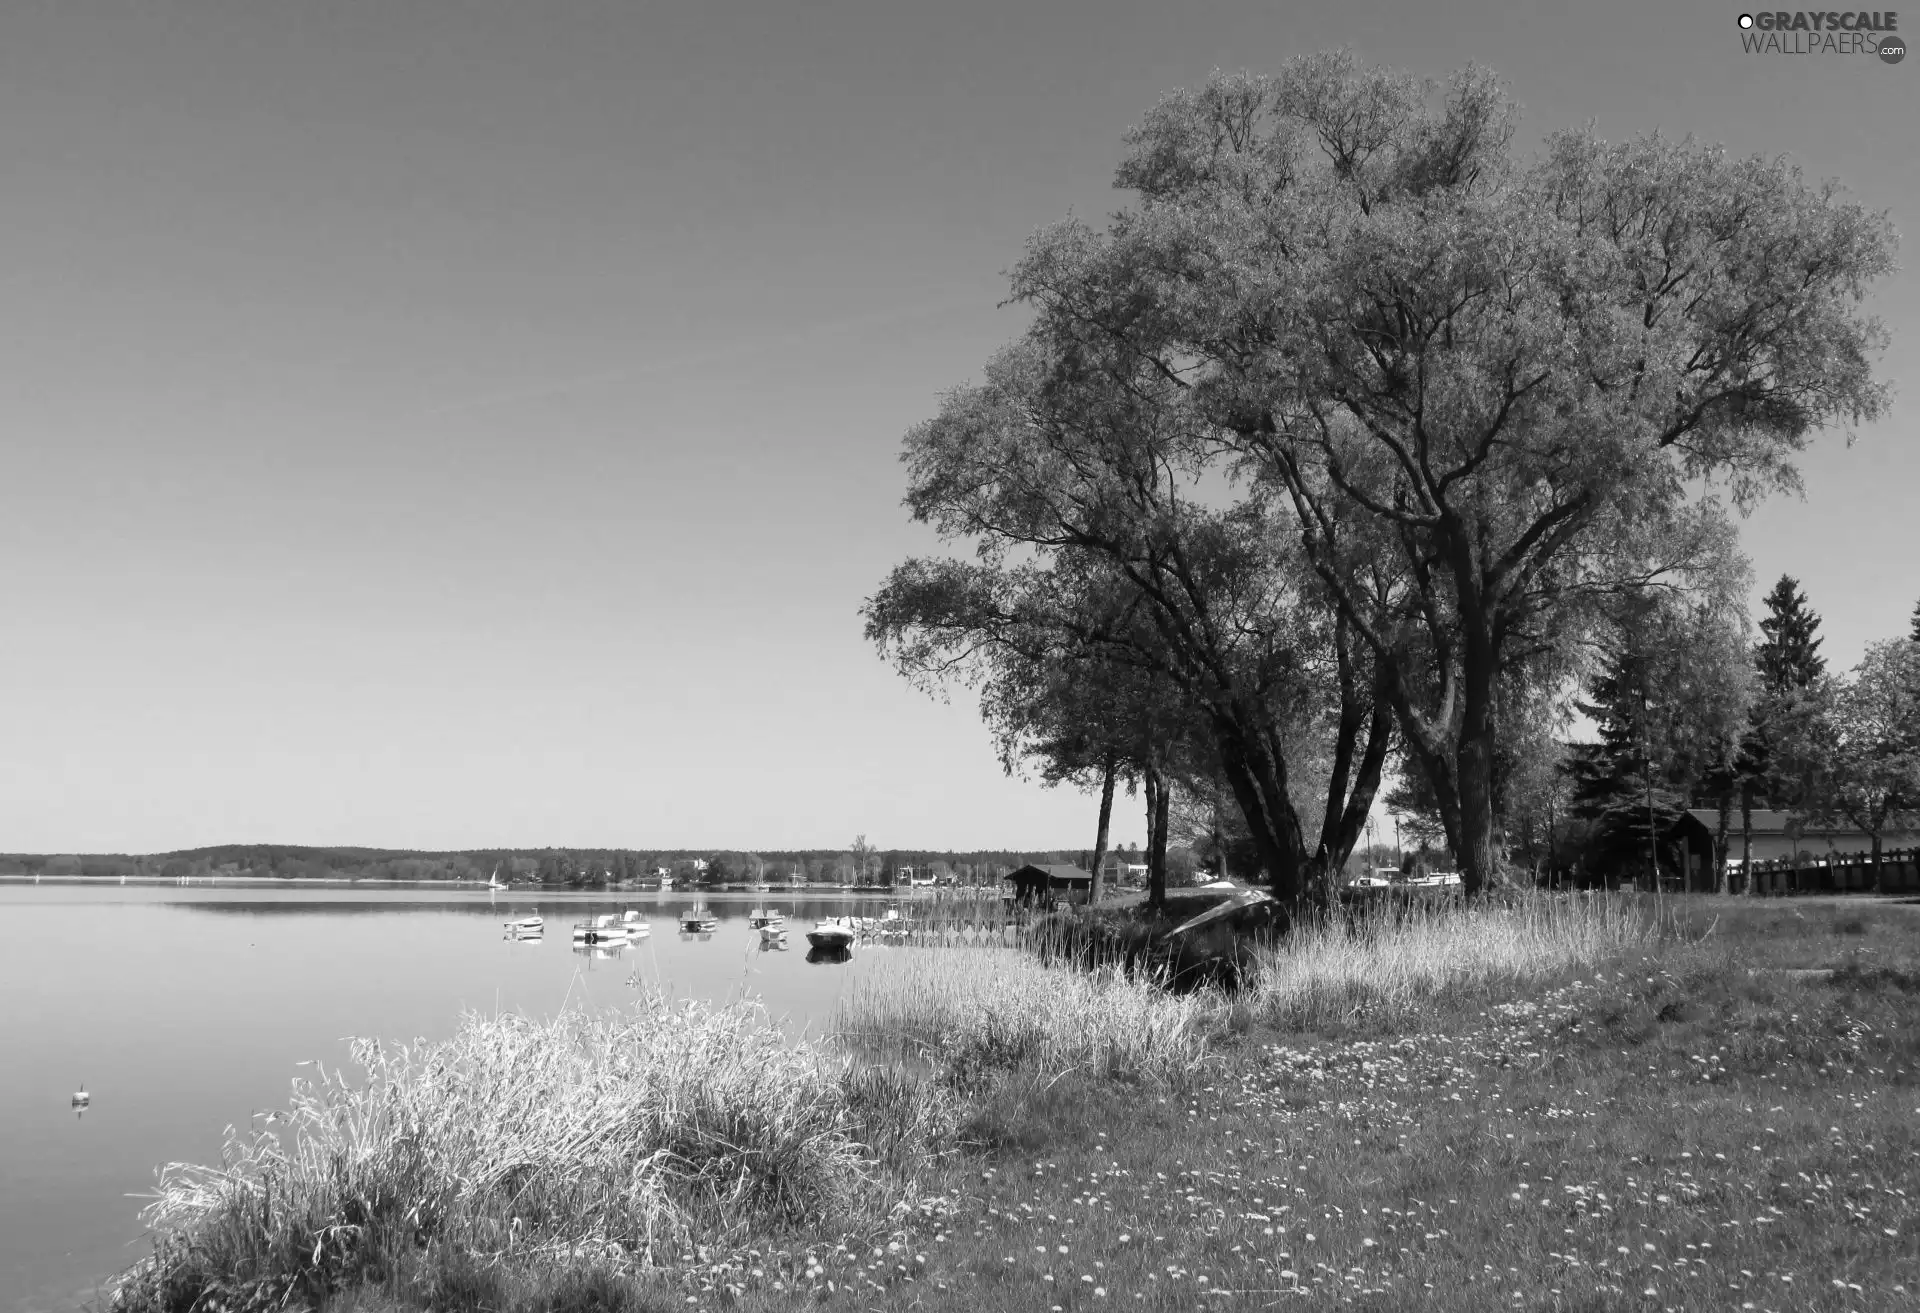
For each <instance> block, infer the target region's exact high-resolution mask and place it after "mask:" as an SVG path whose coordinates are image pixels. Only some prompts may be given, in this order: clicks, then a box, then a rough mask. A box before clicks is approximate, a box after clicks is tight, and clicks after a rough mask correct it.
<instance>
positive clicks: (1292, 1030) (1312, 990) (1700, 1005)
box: [130, 898, 1920, 1313]
mask: <svg viewBox="0 0 1920 1313" xmlns="http://www.w3.org/2000/svg"><path fill="white" fill-rule="evenodd" d="M968 953H974V954H975V956H974V957H972V958H971V959H969V960H971V961H973V962H974V963H976V965H974V966H971V967H968V966H966V965H964V964H963V963H962V962H961V961H960V959H962V958H964V957H965V956H966V954H968ZM954 958H955V967H954V969H953V971H952V972H950V973H948V974H947V975H946V976H945V977H944V979H945V982H946V983H945V984H944V985H941V984H938V983H936V982H935V977H937V976H938V975H939V973H937V972H936V973H935V976H933V977H926V978H923V979H921V980H920V981H919V983H918V987H917V989H916V990H915V991H912V992H906V993H903V992H899V991H894V992H886V993H881V994H878V995H874V996H871V997H869V998H868V999H867V1000H866V1001H865V1002H864V1003H862V1002H858V1001H856V1005H855V1007H854V1009H853V1016H852V1017H851V1018H850V1020H853V1021H860V1022H863V1023H864V1024H865V1025H866V1026H868V1027H869V1029H871V1028H872V1027H874V1026H875V1025H881V1024H882V1023H884V1024H883V1028H885V1029H888V1030H890V1031H892V1032H894V1033H896V1034H898V1035H902V1036H908V1037H911V1038H912V1039H913V1040H915V1041H916V1044H915V1045H908V1046H907V1047H911V1048H915V1051H916V1052H917V1053H919V1054H920V1056H921V1066H922V1067H925V1066H926V1065H927V1064H928V1063H931V1064H932V1065H931V1069H932V1070H933V1071H935V1072H936V1073H937V1072H939V1071H940V1070H941V1069H942V1067H941V1064H942V1063H945V1062H949V1061H951V1060H952V1059H953V1058H954V1056H955V1055H956V1054H965V1055H969V1056H968V1057H967V1058H966V1062H967V1063H969V1064H971V1065H970V1066H969V1068H968V1072H969V1076H968V1080H967V1081H966V1082H964V1088H957V1087H955V1086H954V1085H953V1083H952V1082H944V1083H941V1084H939V1085H938V1086H935V1085H933V1084H927V1083H924V1078H923V1077H918V1076H914V1075H910V1074H906V1073H902V1072H896V1073H892V1074H889V1073H886V1072H874V1073H870V1074H869V1076H868V1077H867V1079H870V1080H872V1081H873V1082H875V1084H876V1089H875V1090H874V1091H869V1092H868V1093H867V1094H865V1095H861V1096H859V1097H858V1098H856V1099H855V1102H856V1103H857V1104H861V1105H862V1106H865V1107H867V1108H868V1109H869V1111H868V1112H867V1113H865V1114H863V1115H864V1116H866V1117H868V1118H869V1119H870V1120H874V1121H876V1122H877V1123H885V1124H888V1125H894V1126H902V1125H905V1124H907V1123H908V1122H910V1121H911V1120H912V1117H911V1114H910V1112H908V1111H907V1109H908V1108H909V1107H922V1106H924V1107H934V1106H937V1107H938V1109H939V1112H940V1117H942V1118H948V1119H951V1120H950V1121H946V1122H943V1123H942V1127H943V1129H944V1130H945V1133H944V1134H942V1135H940V1136H938V1137H937V1138H938V1140H939V1142H940V1143H942V1144H945V1145H948V1146H957V1147H951V1148H950V1150H949V1151H948V1152H945V1153H941V1154H928V1153H904V1154H903V1153H900V1152H895V1153H894V1154H892V1155H891V1156H890V1157H889V1158H888V1159H887V1160H886V1161H884V1162H883V1161H879V1160H877V1159H876V1160H872V1161H869V1162H868V1163H867V1164H866V1165H864V1166H863V1167H861V1168H860V1169H859V1170H860V1171H861V1172H862V1173H863V1174H864V1175H862V1176H861V1177H860V1180H861V1181H862V1182H863V1187H862V1188H864V1189H865V1190H866V1191H867V1196H866V1198H867V1204H868V1206H867V1207H866V1208H865V1209H864V1210H860V1209H854V1210H847V1209H844V1208H843V1209H841V1210H840V1211H839V1214H838V1216H837V1217H835V1218H833V1219H831V1224H829V1221H830V1219H829V1218H828V1217H827V1215H826V1214H824V1213H815V1214H812V1215H806V1210H805V1209H798V1210H789V1211H788V1212H787V1213H785V1214H778V1215H777V1214H776V1213H774V1212H772V1211H768V1210H762V1211H761V1215H760V1216H759V1217H758V1218H757V1219H756V1220H755V1222H754V1224H753V1225H751V1226H736V1227H734V1228H733V1229H732V1231H731V1233H728V1232H727V1230H726V1229H725V1228H719V1227H716V1228H711V1229H710V1237H709V1238H710V1242H711V1243H710V1245H709V1246H708V1247H706V1248H704V1249H696V1250H690V1251H688V1253H686V1254H684V1255H679V1254H673V1255H667V1256H666V1258H667V1263H666V1266H665V1267H664V1268H663V1269H660V1270H655V1271H652V1272H650V1273H648V1274H646V1275H645V1276H644V1277H642V1278H639V1279H629V1278H628V1277H627V1276H624V1275H621V1272H620V1269H619V1265H617V1264H610V1263H608V1262H606V1261H604V1260H603V1259H595V1258H592V1257H589V1256H585V1255H579V1256H575V1257H573V1258H570V1259H569V1258H564V1257H561V1256H556V1255H555V1254H554V1253H553V1252H552V1251H551V1250H548V1251H546V1259H545V1261H544V1265H528V1264H526V1263H521V1264H519V1265H515V1264H512V1263H504V1262H500V1263H488V1262H485V1261H477V1260H474V1259H473V1258H472V1257H471V1256H470V1255H468V1254H465V1253H463V1252H461V1251H460V1250H458V1249H457V1248H451V1247H446V1246H441V1247H439V1248H437V1249H436V1248H434V1247H433V1246H431V1245H429V1246H427V1247H426V1248H423V1249H421V1250H419V1251H418V1253H417V1254H415V1255H414V1256H413V1257H411V1258H404V1259H402V1260H400V1261H395V1262H390V1263H388V1264H387V1265H386V1266H385V1267H384V1269H382V1270H375V1269H373V1268H369V1269H368V1270H366V1271H365V1272H364V1273H363V1274H362V1276H361V1277H360V1278H359V1279H358V1282H357V1286H356V1284H355V1283H349V1290H348V1293H346V1294H344V1295H343V1296H342V1297H341V1298H338V1299H335V1300H334V1301H333V1302H334V1303H336V1304H339V1305H341V1306H343V1307H351V1308H364V1309H367V1310H373V1309H389V1308H398V1307H437V1308H449V1309H498V1310H501V1311H502V1313H506V1311H507V1310H516V1311H517V1310H523V1309H524V1310H535V1309H539V1310H553V1313H561V1310H571V1309H588V1308H592V1309H608V1310H616V1309H624V1310H635V1311H637V1310H645V1309H656V1308H657V1309H667V1308H679V1309H685V1308H695V1307H704V1308H721V1307H729V1308H741V1309H746V1310H774V1309H781V1310H785V1309H792V1308H796V1307H801V1306H811V1305H816V1304H817V1305H822V1306H828V1307H837V1308H848V1309H875V1308H878V1309H895V1308H901V1309H905V1308H920V1309H928V1310H936V1309H956V1310H960V1309H964V1310H967V1311H968V1313H989V1311H992V1310H1007V1311H1008V1313H1014V1311H1016V1310H1018V1311H1021V1313H1024V1311H1025V1310H1042V1311H1043V1313H1045V1311H1051V1310H1060V1311H1061V1313H1066V1311H1067V1310H1087V1309H1109V1308H1117V1307H1122V1306H1124V1307H1129V1308H1136V1309H1154V1310H1173V1309H1180V1310H1192V1309H1197V1308H1216V1307H1225V1308H1245V1309H1253V1308H1267V1307H1276V1306H1277V1307H1287V1306H1289V1305H1293V1304H1298V1305H1300V1306H1303V1307H1321V1306H1326V1305H1333V1304H1338V1305H1340V1306H1341V1307H1353V1308H1359V1309H1371V1308H1377V1309H1381V1310H1388V1309H1396V1310H1397V1309H1402V1308H1410V1309H1435V1310H1463V1311H1464V1310H1484V1309H1494V1308H1498V1309H1504V1308H1515V1309H1528V1310H1532V1309H1567V1310H1600V1309H1636V1310H1639V1309H1690V1310H1691V1309H1745V1308H1753V1309H1765V1310H1787V1309H1821V1310H1825V1309H1832V1310H1861V1311H1862V1313H1864V1311H1865V1310H1878V1309H1889V1310H1892V1309H1908V1308H1915V1307H1920V1008H1917V1007H1916V1003H1917V1002H1920V906H1913V905H1904V904H1897V903H1889V902H1880V901H1876V900H1871V899H1864V898H1855V899H1847V900H1840V899H1831V900H1820V901H1816V900H1794V901H1774V902H1760V903H1749V902H1745V901H1742V900H1738V899H1731V900H1729V899H1679V900H1667V901H1666V902H1665V903H1663V904H1660V905H1659V908H1658V910H1657V911H1656V910H1655V905H1654V903H1653V901H1652V900H1638V901H1635V900H1632V899H1626V900H1613V901H1606V900H1601V901H1599V902H1596V903H1594V904H1591V905H1589V906H1588V907H1587V908H1586V909H1585V910H1584V911H1579V910H1570V907H1569V905H1567V904H1557V905H1550V904H1535V905H1531V906H1527V907H1522V908H1520V909H1516V910H1509V911H1496V910H1487V911H1481V912H1476V913H1474V914H1473V915H1471V916H1462V917H1456V918H1452V919H1439V920H1428V921H1422V922H1416V923H1413V924H1411V925H1406V926H1402V927H1400V928H1398V929H1379V928H1371V929H1370V928H1366V927H1361V928H1357V929H1337V930H1335V931H1334V932H1332V933H1330V934H1327V935H1325V936H1324V937H1320V938H1316V937H1314V936H1312V935H1303V936H1301V940H1300V942H1299V943H1298V945H1297V946H1296V948H1295V949H1294V950H1293V951H1292V952H1291V953H1288V952H1286V951H1282V952H1279V953H1276V954H1275V955H1274V956H1273V957H1272V958H1270V959H1269V960H1267V961H1266V962H1265V963H1264V964H1263V968H1262V972H1261V976H1260V979H1259V981H1258V982H1257V984H1256V987H1255V988H1254V989H1252V990H1250V991H1249V992H1248V993H1247V994H1245V995H1243V996H1241V997H1240V998H1239V999H1238V1000H1235V1001H1232V1002H1229V1001H1226V1000H1220V999H1210V998H1205V997H1202V998H1199V999H1186V1000H1168V999H1164V998H1158V999H1156V998H1154V997H1151V996H1149V995H1147V994H1144V993H1140V992H1138V991H1142V990H1148V989H1150V987H1148V986H1141V985H1132V986H1129V985H1128V984H1126V982H1124V981H1121V980H1118V979H1115V978H1107V979H1104V980H1100V981H1091V980H1086V979H1075V978H1072V977H1061V976H1059V975H1057V974H1055V975H1051V976H1046V975H1042V976H1040V977H1036V978H1032V979H1029V978H1027V977H1026V976H1024V975H1015V974H1012V973H1018V972H1030V971H1033V970H1034V968H1032V967H1031V966H1030V965H1026V966H1018V967H1011V968H1010V973H1009V974H1004V975H1003V974H1001V973H998V972H985V973H982V975H983V977H984V979H983V980H975V981H972V982H971V983H969V980H968V978H966V976H965V973H966V972H967V971H973V972H976V973H981V968H980V967H979V966H978V965H977V964H978V963H979V962H981V961H984V960H985V959H984V958H982V957H980V956H979V955H978V953H977V951H976V950H960V951H956V953H955V954H954ZM912 969H913V970H920V971H925V970H926V968H925V967H924V966H923V967H919V968H912ZM995 981H997V982H998V983H994V982H995ZM1009 981H1013V982H1014V985H1012V986H1010V985H1009V984H1008V982H1009ZM990 990H998V991H999V992H998V993H991V994H990V993H989V991H990ZM1049 991H1051V992H1049ZM976 993H977V994H980V995H981V996H982V997H990V998H992V999H994V1000H997V1002H995V1003H994V1005H993V1007H992V1008H989V1009H987V1010H986V1012H985V1013H982V1014H981V1015H989V1016H991V1017H993V1018H997V1019H994V1020H990V1021H981V1020H979V1018H978V1016H975V1017H974V1018H973V1019H972V1020H968V1018H967V1014H966V1013H965V1010H964V1009H965V1006H966V1004H965V998H966V997H967V996H968V995H970V994H976ZM903 998H922V999H924V1000H925V1006H924V1007H921V1008H916V1007H910V1006H906V1005H904V1004H902V1002H901V1000H902V999H903ZM1021 999H1026V1000H1027V1001H1028V1002H1029V1003H1030V1004H1031V1006H1030V1007H1028V1008H1027V1009H1026V1010H1025V1011H1024V1012H1023V1011H1022V1010H1021V1008H1020V1006H1019V1000H1021ZM996 1009H997V1011H996ZM1103 1010H1104V1011H1103ZM1103 1015H1111V1016H1114V1017H1126V1018H1128V1020H1127V1021H1126V1022H1125V1024H1124V1025H1122V1026H1119V1027H1116V1028H1111V1029H1109V1030H1102V1029H1101V1024H1102V1023H1101V1021H1100V1018H1101V1017H1102V1016H1103ZM1141 1027H1146V1028H1147V1029H1149V1030H1153V1028H1154V1027H1158V1029H1157V1030H1153V1033H1155V1034H1157V1035H1158V1036H1159V1037H1160V1039H1159V1040H1156V1041H1155V1043H1154V1044H1152V1045H1149V1046H1147V1049H1146V1051H1148V1052H1150V1053H1153V1054H1156V1055H1158V1054H1165V1053H1169V1052H1174V1051H1181V1052H1183V1053H1184V1052H1186V1051H1187V1050H1188V1048H1191V1051H1192V1052H1193V1053H1195V1054H1200V1053H1202V1050H1201V1048H1200V1047H1199V1046H1201V1045H1202V1044H1204V1051H1203V1056H1199V1057H1197V1058H1192V1059H1187V1060H1183V1061H1180V1062H1158V1061H1153V1060H1147V1059H1143V1058H1141V1057H1139V1056H1137V1055H1135V1056H1129V1055H1127V1054H1126V1052H1125V1051H1124V1048H1123V1047H1120V1048H1116V1044H1117V1038H1116V1037H1117V1034H1118V1033H1119V1031H1124V1030H1129V1029H1132V1030H1138V1029H1139V1028H1141ZM956 1033H957V1034H958V1035H959V1038H958V1039H950V1040H946V1041H944V1042H945V1043H946V1045H947V1047H946V1049H945V1050H944V1051H943V1050H942V1048H941V1044H942V1042H943V1040H942V1036H947V1035H952V1034H956ZM983 1036H984V1037H985V1038H982V1037H983ZM996 1055H998V1056H996ZM916 1082H921V1083H916ZM836 1097H840V1096H836ZM888 1108H891V1109H892V1111H891V1112H886V1111H885V1110H886V1109H888ZM874 1109H878V1110H881V1111H879V1112H876V1111H873V1110H874ZM923 1129H924V1128H923ZM911 1140H912V1136H911V1135H910V1134H907V1133H896V1134H895V1136H894V1139H893V1144H894V1146H895V1149H896V1150H898V1149H899V1147H900V1146H901V1145H902V1144H906V1143H908V1142H909V1141H911ZM836 1161H838V1160H836ZM691 1215H692V1214H689V1216H691ZM242 1303H244V1301H229V1303H228V1306H229V1307H238V1306H240V1305H241V1304H242ZM134 1306H137V1304H136V1305H130V1307H134ZM147 1306H148V1307H160V1306H163V1305H162V1304H160V1303H150V1304H148V1305H147ZM216 1306H217V1305H216V1304H213V1303H206V1302H203V1303H202V1304H201V1305H200V1307H202V1308H212V1307H216ZM169 1307H181V1308H184V1307H186V1305H184V1304H175V1305H169Z"/></svg>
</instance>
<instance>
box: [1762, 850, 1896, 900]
mask: <svg viewBox="0 0 1920 1313" xmlns="http://www.w3.org/2000/svg"><path fill="white" fill-rule="evenodd" d="M1880 876H1881V881H1880V883H1879V884H1878V885H1876V884H1875V881H1874V873H1873V857H1872V856H1871V855H1870V854H1868V853H1829V854H1828V855H1827V856H1825V857H1815V856H1813V855H1812V854H1803V855H1800V856H1796V857H1779V858H1775V859H1773V860H1772V861H1764V862H1754V863H1753V864H1752V872H1751V877H1750V878H1751V880H1752V892H1754V893H1756V894H1761V895H1784V894H1843V893H1854V892H1861V893H1865V892H1871V891H1873V890H1874V889H1876V888H1878V889H1879V890H1880V891H1881V892H1883V893H1890V894H1916V893H1920V848H1902V849H1894V850H1892V851H1887V852H1882V853H1881V854H1880Z"/></svg>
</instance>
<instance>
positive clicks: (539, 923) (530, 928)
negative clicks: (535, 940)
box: [507, 916, 547, 935]
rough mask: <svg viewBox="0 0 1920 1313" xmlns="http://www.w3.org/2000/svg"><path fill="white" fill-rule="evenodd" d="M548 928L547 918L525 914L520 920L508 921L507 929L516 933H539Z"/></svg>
mask: <svg viewBox="0 0 1920 1313" xmlns="http://www.w3.org/2000/svg"><path fill="white" fill-rule="evenodd" d="M546 928H547V923H546V921H545V919H544V918H541V917H537V916H523V917H521V918H520V919H519V920H518V921H509V922H507V929H509V930H511V931H513V933H515V934H516V935H528V934H538V933H539V932H541V931H543V930H545V929H546Z"/></svg>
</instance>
